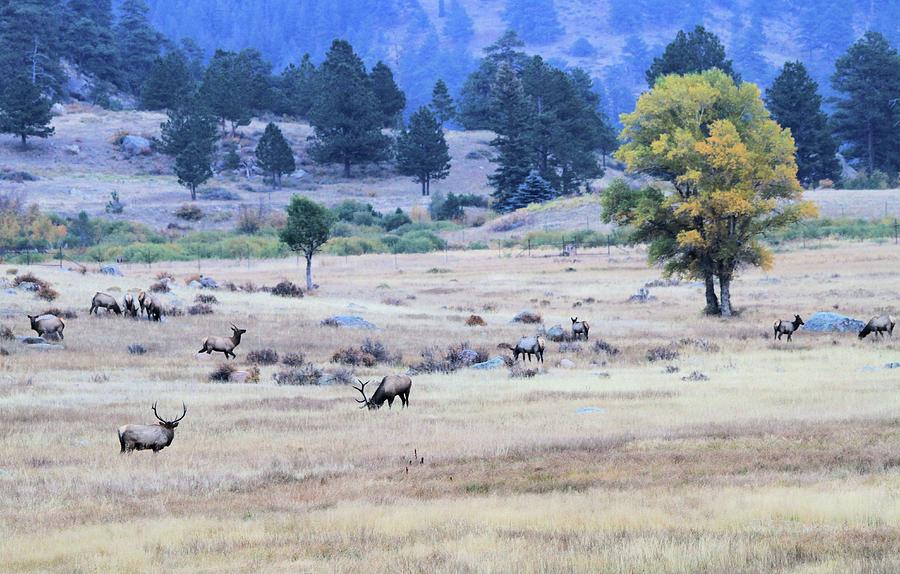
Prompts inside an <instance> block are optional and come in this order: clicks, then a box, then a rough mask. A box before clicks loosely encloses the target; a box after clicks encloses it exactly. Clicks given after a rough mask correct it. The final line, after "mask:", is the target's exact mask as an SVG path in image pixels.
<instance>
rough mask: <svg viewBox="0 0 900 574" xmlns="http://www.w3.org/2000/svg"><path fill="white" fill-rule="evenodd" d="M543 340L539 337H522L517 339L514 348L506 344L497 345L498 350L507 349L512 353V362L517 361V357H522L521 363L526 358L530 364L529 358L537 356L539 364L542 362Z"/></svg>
mask: <svg viewBox="0 0 900 574" xmlns="http://www.w3.org/2000/svg"><path fill="white" fill-rule="evenodd" d="M544 346H545V344H544V338H543V337H541V336H537V337H522V338H521V339H519V342H518V343H516V346H515V347H513V346H512V345H510V344H508V343H501V344H500V345H499V347H500V348H503V349H509V350H510V351H512V352H513V360H514V361H518V360H519V355H522V362H523V363H524V362H525V357H526V356H527V357H528V362H529V363H530V362H531V357H532V356H533V355H534V356H537V360H538V361H540V362H541V363H543V362H544Z"/></svg>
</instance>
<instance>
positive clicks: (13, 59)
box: [0, 0, 64, 96]
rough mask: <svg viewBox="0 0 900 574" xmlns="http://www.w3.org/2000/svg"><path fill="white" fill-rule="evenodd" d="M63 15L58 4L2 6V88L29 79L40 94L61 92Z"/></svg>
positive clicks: (17, 1)
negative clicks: (23, 77)
mask: <svg viewBox="0 0 900 574" xmlns="http://www.w3.org/2000/svg"><path fill="white" fill-rule="evenodd" d="M62 13H63V8H62V6H61V5H60V2H59V0H14V1H12V0H6V1H5V2H0V71H2V72H3V73H2V74H0V87H2V86H3V84H4V83H5V82H6V81H7V80H8V79H10V78H14V77H17V76H19V75H27V77H28V79H29V80H30V81H31V83H32V84H33V85H35V86H37V87H38V89H39V90H40V91H42V92H44V93H47V94H49V95H51V96H54V95H56V94H58V93H59V92H60V86H61V85H62V71H61V69H60V67H59V57H60V55H61V53H62V50H61V49H62V48H63V46H62V44H64V42H63V34H62V26H61V22H60V14H62Z"/></svg>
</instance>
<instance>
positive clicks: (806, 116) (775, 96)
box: [766, 62, 841, 186]
mask: <svg viewBox="0 0 900 574" xmlns="http://www.w3.org/2000/svg"><path fill="white" fill-rule="evenodd" d="M818 89H819V86H818V84H816V82H815V80H813V79H812V78H811V77H810V76H809V73H807V71H806V67H805V66H804V65H803V64H801V63H800V62H785V64H784V67H783V68H782V70H781V73H780V74H779V75H778V77H777V78H775V81H774V82H773V83H772V85H771V86H770V87H769V88H768V89H766V107H767V108H768V109H769V112H770V113H771V114H772V118H773V119H774V120H775V121H776V122H778V124H779V125H780V126H781V127H783V128H790V130H791V135H793V136H794V143H795V144H796V146H797V179H799V180H800V182H801V183H802V184H804V185H807V186H808V185H811V184H815V183H816V182H818V181H819V180H822V179H831V180H837V179H838V178H839V177H840V175H841V165H840V162H839V161H838V159H837V156H836V153H837V145H836V144H835V141H834V138H833V137H832V135H831V130H830V128H829V126H828V117H827V116H826V115H825V113H824V112H823V111H822V97H821V96H820V95H819V93H818Z"/></svg>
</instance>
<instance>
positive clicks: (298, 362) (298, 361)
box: [281, 353, 306, 367]
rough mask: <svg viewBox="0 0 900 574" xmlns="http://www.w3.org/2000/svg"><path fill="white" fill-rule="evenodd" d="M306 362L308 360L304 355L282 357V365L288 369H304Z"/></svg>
mask: <svg viewBox="0 0 900 574" xmlns="http://www.w3.org/2000/svg"><path fill="white" fill-rule="evenodd" d="M305 362H306V358H305V357H304V356H303V353H288V354H287V355H284V356H283V357H281V364H282V365H287V366H288V367H302V366H303V364H304V363H305Z"/></svg>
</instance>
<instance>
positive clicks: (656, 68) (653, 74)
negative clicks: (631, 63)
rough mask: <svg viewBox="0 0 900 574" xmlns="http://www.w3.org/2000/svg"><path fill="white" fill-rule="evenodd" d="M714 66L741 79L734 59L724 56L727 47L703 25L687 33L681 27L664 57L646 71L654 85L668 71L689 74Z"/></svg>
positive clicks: (738, 79)
mask: <svg viewBox="0 0 900 574" xmlns="http://www.w3.org/2000/svg"><path fill="white" fill-rule="evenodd" d="M712 68H718V69H720V70H722V71H723V72H725V73H726V74H728V75H729V76H731V77H732V78H733V79H734V81H735V82H739V81H740V76H739V75H738V74H737V73H735V71H734V70H733V69H732V65H731V60H727V59H726V58H725V47H724V46H722V42H721V41H720V40H719V38H718V36H716V35H715V34H713V33H712V32H707V31H706V29H704V28H703V26H697V27H696V28H694V29H693V31H691V32H688V33H687V34H685V33H684V30H680V31H679V32H678V34H677V35H676V36H675V40H673V41H672V43H671V44H669V45H668V46H666V50H665V52H663V54H662V56H660V57H658V58H654V59H653V63H652V64H651V65H650V69H648V70H647V84H649V85H650V86H653V84H654V83H656V80H657V78H659V77H660V76H665V75H667V74H690V73H695V72H702V71H704V70H709V69H712Z"/></svg>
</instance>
